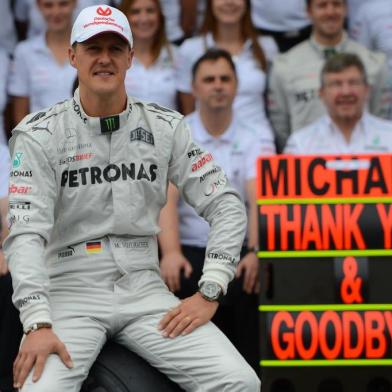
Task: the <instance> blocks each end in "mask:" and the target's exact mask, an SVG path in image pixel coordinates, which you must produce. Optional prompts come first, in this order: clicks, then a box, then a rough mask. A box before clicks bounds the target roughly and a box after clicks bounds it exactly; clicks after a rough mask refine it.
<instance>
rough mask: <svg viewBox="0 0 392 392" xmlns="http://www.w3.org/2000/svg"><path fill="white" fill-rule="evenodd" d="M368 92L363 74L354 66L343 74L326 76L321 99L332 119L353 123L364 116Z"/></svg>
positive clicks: (321, 90)
mask: <svg viewBox="0 0 392 392" xmlns="http://www.w3.org/2000/svg"><path fill="white" fill-rule="evenodd" d="M368 92H369V87H368V86H367V84H366V83H365V81H364V80H363V76H362V74H361V72H360V71H359V69H358V68H357V67H354V66H352V67H349V68H347V69H345V70H344V71H342V72H338V73H328V74H326V75H324V85H323V87H321V89H320V97H321V99H322V100H323V102H324V104H325V106H326V108H327V110H328V113H329V114H330V116H331V117H332V119H334V120H337V121H352V120H357V119H359V118H360V117H361V116H362V114H363V112H364V108H365V105H366V100H367V97H368Z"/></svg>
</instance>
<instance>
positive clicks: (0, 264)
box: [0, 249, 8, 276]
mask: <svg viewBox="0 0 392 392" xmlns="http://www.w3.org/2000/svg"><path fill="white" fill-rule="evenodd" d="M7 272H8V266H7V263H6V261H5V257H4V253H3V251H2V249H0V276H3V275H6V274H7Z"/></svg>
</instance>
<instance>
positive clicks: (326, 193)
mask: <svg viewBox="0 0 392 392" xmlns="http://www.w3.org/2000/svg"><path fill="white" fill-rule="evenodd" d="M257 170H258V179H259V180H258V186H257V198H258V199H260V201H261V202H266V199H270V201H271V203H273V204H276V203H279V202H286V203H287V202H292V203H297V204H298V203H300V202H301V200H302V201H305V202H306V200H307V199H318V198H320V197H322V198H323V199H322V200H321V202H322V203H325V202H326V199H342V198H344V199H354V200H351V202H356V201H357V202H358V201H360V199H366V200H367V201H369V200H368V199H369V198H374V199H377V198H383V199H385V198H388V199H389V200H392V198H391V195H392V181H391V178H392V156H391V155H387V154H386V155H382V154H381V155H377V156H375V155H360V156H357V157H353V156H345V155H340V156H337V155H328V156H322V157H320V156H316V157H313V156H301V157H298V156H291V155H290V156H289V155H286V156H279V157H277V158H275V159H266V158H260V159H259V161H258V167H257ZM313 202H314V201H313Z"/></svg>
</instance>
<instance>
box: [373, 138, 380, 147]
mask: <svg viewBox="0 0 392 392" xmlns="http://www.w3.org/2000/svg"><path fill="white" fill-rule="evenodd" d="M380 141H381V140H380V136H375V138H374V139H373V145H375V146H377V145H379V144H380Z"/></svg>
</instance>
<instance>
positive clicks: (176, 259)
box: [160, 252, 192, 292]
mask: <svg viewBox="0 0 392 392" xmlns="http://www.w3.org/2000/svg"><path fill="white" fill-rule="evenodd" d="M160 269H161V276H162V279H163V280H164V281H165V283H166V284H167V286H168V287H169V289H170V291H172V292H176V291H178V290H180V288H181V284H180V274H181V271H182V270H184V274H185V277H186V278H189V277H190V276H191V274H192V266H191V264H190V263H189V261H188V260H187V259H186V258H185V257H184V255H183V254H182V253H179V252H173V253H168V254H167V255H165V256H163V257H162V259H161V262H160Z"/></svg>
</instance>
